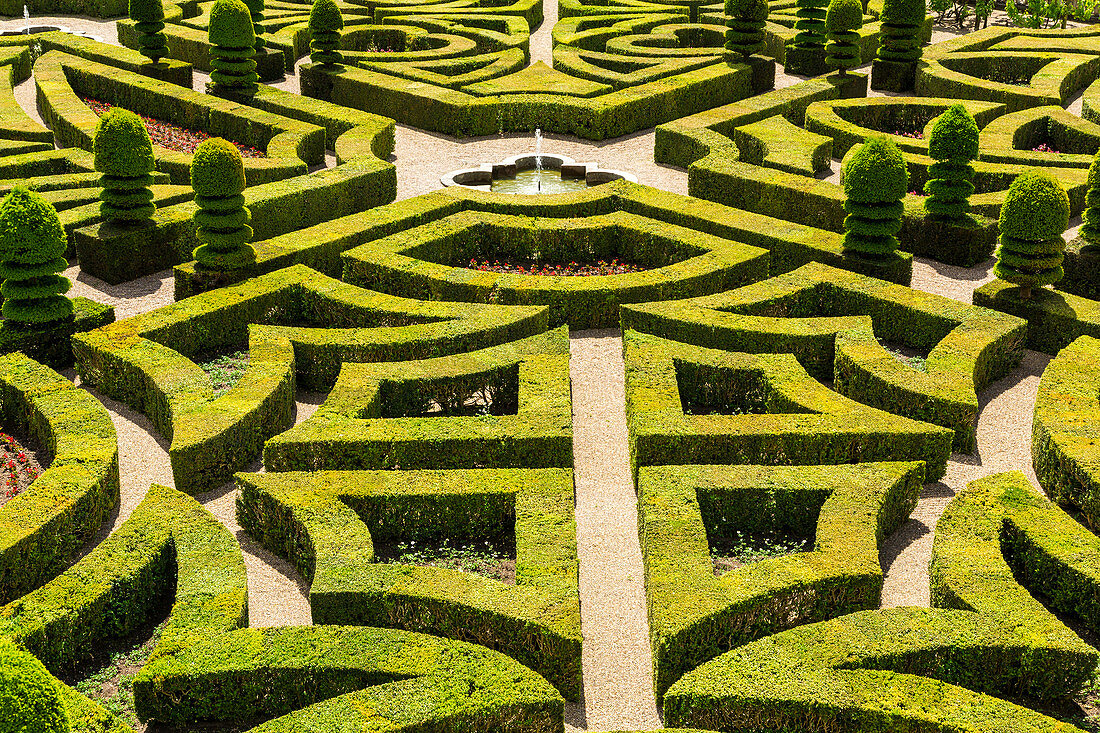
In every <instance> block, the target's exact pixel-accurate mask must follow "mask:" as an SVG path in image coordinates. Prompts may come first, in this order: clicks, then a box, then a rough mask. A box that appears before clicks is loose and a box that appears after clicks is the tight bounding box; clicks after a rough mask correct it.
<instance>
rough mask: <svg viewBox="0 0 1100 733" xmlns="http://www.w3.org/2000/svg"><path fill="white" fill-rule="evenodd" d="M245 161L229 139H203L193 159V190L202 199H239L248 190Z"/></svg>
mask: <svg viewBox="0 0 1100 733" xmlns="http://www.w3.org/2000/svg"><path fill="white" fill-rule="evenodd" d="M244 187H245V179H244V161H243V160H242V159H241V152H240V151H239V150H237V148H236V147H235V146H234V145H233V143H231V142H229V141H228V140H223V139H222V138H220V137H212V138H209V139H207V140H203V141H202V142H201V143H200V144H199V146H198V147H197V148H195V154H194V156H193V157H192V158H191V188H193V189H195V194H196V195H198V196H207V197H210V196H213V197H224V196H236V195H237V194H239V193H241V191H244Z"/></svg>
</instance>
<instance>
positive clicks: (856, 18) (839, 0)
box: [825, 0, 863, 76]
mask: <svg viewBox="0 0 1100 733" xmlns="http://www.w3.org/2000/svg"><path fill="white" fill-rule="evenodd" d="M862 27H863V4H862V3H860V1H859V0H831V2H830V3H829V10H828V12H827V13H826V15H825V29H826V31H827V32H828V34H829V47H828V49H827V51H828V56H826V57H825V63H826V64H828V65H829V66H833V67H836V69H837V70H838V71H839V73H840V75H841V76H844V74H845V72H847V70H848V69H851V68H852V67H854V66H859V33H858V31H859V29H860V28H862Z"/></svg>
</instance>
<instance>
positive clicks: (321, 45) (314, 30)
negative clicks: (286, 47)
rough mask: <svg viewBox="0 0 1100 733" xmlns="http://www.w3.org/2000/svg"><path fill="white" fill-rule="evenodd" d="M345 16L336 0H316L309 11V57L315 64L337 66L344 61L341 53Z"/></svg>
mask: <svg viewBox="0 0 1100 733" xmlns="http://www.w3.org/2000/svg"><path fill="white" fill-rule="evenodd" d="M343 29H344V16H342V15H341V14H340V8H338V7H336V3H335V1H334V0H314V2H313V7H312V8H310V11H309V38H310V40H309V57H310V60H311V61H313V63H315V64H321V65H323V66H335V65H336V64H342V63H344V56H343V54H341V53H340V51H339V50H337V49H339V47H340V31H342V30H343Z"/></svg>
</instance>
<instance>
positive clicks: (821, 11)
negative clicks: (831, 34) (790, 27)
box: [792, 0, 829, 50]
mask: <svg viewBox="0 0 1100 733" xmlns="http://www.w3.org/2000/svg"><path fill="white" fill-rule="evenodd" d="M828 6H829V3H828V0H798V3H797V5H796V7H795V16H796V17H797V18H798V20H797V21H795V24H794V29H795V30H796V31H798V32H797V33H795V36H794V40H793V41H792V45H793V46H794V47H795V48H800V49H806V50H817V49H822V50H823V49H824V48H825V41H826V40H828V39H827V37H826V35H825V18H826V17H827V16H828V11H827V10H826V8H828Z"/></svg>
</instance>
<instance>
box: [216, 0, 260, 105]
mask: <svg viewBox="0 0 1100 733" xmlns="http://www.w3.org/2000/svg"><path fill="white" fill-rule="evenodd" d="M209 38H210V45H211V47H212V48H211V49H210V80H211V81H212V82H213V84H214V88H215V89H216V90H224V91H229V92H236V93H240V94H246V95H247V94H254V93H255V92H256V82H257V80H258V79H259V75H258V74H256V60H255V59H254V58H253V56H255V54H256V49H255V44H256V33H255V31H254V30H253V26H252V15H251V13H250V12H249V10H248V6H247V5H245V4H244V3H243V2H241V0H217V2H215V3H214V7H213V8H212V9H211V10H210V29H209Z"/></svg>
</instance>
